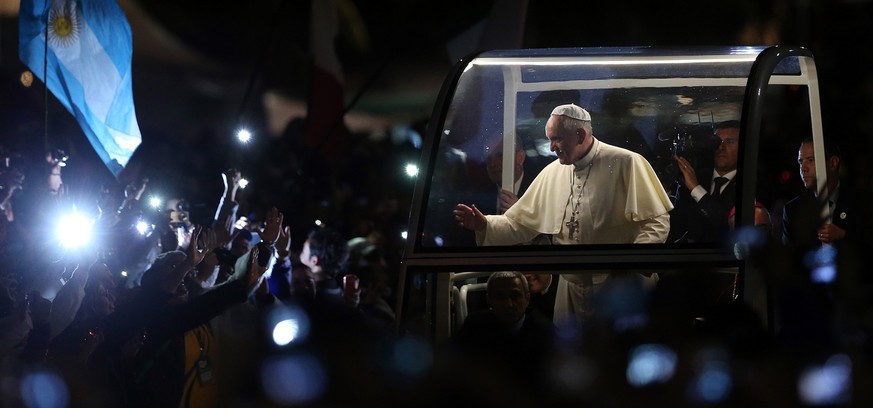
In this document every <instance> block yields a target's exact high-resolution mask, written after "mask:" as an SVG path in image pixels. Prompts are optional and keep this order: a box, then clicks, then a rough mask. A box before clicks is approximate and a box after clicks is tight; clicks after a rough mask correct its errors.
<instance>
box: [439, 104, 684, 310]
mask: <svg viewBox="0 0 873 408" xmlns="http://www.w3.org/2000/svg"><path fill="white" fill-rule="evenodd" d="M546 137H548V138H549V141H550V142H551V147H550V148H551V151H553V152H555V154H556V155H557V156H558V160H556V161H554V162H552V163H550V164H549V165H548V166H546V167H545V168H544V169H543V170H542V172H540V174H539V175H538V176H537V177H536V179H534V180H533V182H532V183H531V185H530V187H528V190H527V192H526V193H525V194H524V195H523V196H522V197H521V198H519V200H518V202H516V203H515V205H513V206H512V207H511V208H510V209H509V210H507V211H506V213H504V214H503V215H487V216H486V215H484V214H482V212H481V211H479V209H478V208H476V207H475V206H472V207H470V206H467V205H464V204H458V205H457V206H456V207H455V210H454V216H455V219H456V220H457V221H458V225H460V226H461V227H464V228H467V229H470V230H473V231H475V232H476V243H477V244H478V245H515V244H520V243H524V242H528V241H530V240H531V239H533V238H534V237H536V236H538V235H540V234H547V235H550V236H551V241H552V243H553V244H564V245H571V244H629V243H663V242H664V241H665V240H666V239H667V234H668V232H669V230H670V215H669V214H668V212H669V211H670V210H672V209H673V204H672V203H671V202H670V199H669V197H668V196H667V193H666V192H665V191H664V188H663V186H662V185H661V182H660V180H659V179H658V177H657V175H656V174H655V172H654V170H653V169H652V166H651V165H650V164H649V162H648V161H646V159H645V158H643V156H641V155H639V154H637V153H634V152H632V151H629V150H626V149H622V148H619V147H615V146H611V145H608V144H606V143H603V142H601V141H599V140H597V139H596V138H594V133H593V130H592V126H591V115H590V114H589V113H588V112H587V111H586V110H585V109H582V108H580V107H579V106H576V105H573V104H569V105H561V106H558V107H556V108H555V109H554V110H553V111H552V114H551V116H550V117H549V120H548V122H547V123H546ZM608 276H609V274H608V271H602V272H601V273H596V272H592V273H586V274H563V275H561V276H560V279H559V281H558V288H557V292H556V299H555V317H554V320H555V322H556V323H560V322H563V321H564V320H565V319H567V318H568V317H572V316H579V317H583V318H584V317H585V316H587V315H588V314H589V313H590V312H591V310H590V306H589V305H588V298H589V296H590V295H591V294H592V293H593V290H594V289H595V288H596V287H597V286H598V285H600V284H602V283H603V282H604V281H605V280H606V279H607V277H608Z"/></svg>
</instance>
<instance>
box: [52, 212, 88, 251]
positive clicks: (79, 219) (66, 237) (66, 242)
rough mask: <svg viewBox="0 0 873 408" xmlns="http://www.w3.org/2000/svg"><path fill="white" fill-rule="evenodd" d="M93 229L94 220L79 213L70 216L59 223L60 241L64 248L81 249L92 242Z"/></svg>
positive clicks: (58, 233)
mask: <svg viewBox="0 0 873 408" xmlns="http://www.w3.org/2000/svg"><path fill="white" fill-rule="evenodd" d="M93 227H94V220H92V219H89V218H88V217H86V216H84V215H82V214H79V213H72V214H68V215H66V216H64V217H62V218H61V220H60V221H59V222H58V226H57V230H56V232H57V237H58V241H60V243H61V245H62V246H63V247H64V248H68V249H76V248H81V247H83V246H85V245H87V244H88V243H89V242H90V241H91V231H92V229H93Z"/></svg>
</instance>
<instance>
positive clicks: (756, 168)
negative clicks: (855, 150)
mask: <svg viewBox="0 0 873 408" xmlns="http://www.w3.org/2000/svg"><path fill="white" fill-rule="evenodd" d="M765 50H768V48H766V47H724V48H699V49H695V48H691V49H689V48H683V49H676V48H650V47H637V48H578V49H540V50H501V51H490V52H485V53H482V54H479V55H476V56H475V57H472V58H469V59H467V60H464V61H461V63H460V64H458V66H457V67H456V70H455V72H454V73H453V74H452V75H450V77H449V78H448V79H447V80H446V83H445V85H444V88H443V90H442V92H441V95H440V99H439V101H438V102H437V105H436V106H435V109H434V112H433V116H432V119H431V122H430V124H429V127H428V134H427V135H426V143H425V145H424V150H423V160H422V164H423V168H424V171H423V172H422V173H421V174H420V176H419V181H418V184H417V186H416V193H415V197H414V200H413V208H412V213H411V218H410V233H409V244H408V246H407V249H406V253H405V255H404V264H403V269H402V271H401V277H400V280H401V282H400V285H401V286H400V288H401V294H400V297H399V299H400V300H399V302H401V303H402V304H400V305H398V310H400V311H401V314H404V313H405V314H406V317H401V319H402V321H403V324H404V325H406V326H407V327H418V326H419V325H420V324H423V325H424V326H422V327H426V328H427V330H430V332H431V333H432V334H433V333H436V334H435V337H436V338H445V337H446V336H447V335H448V334H450V333H451V331H452V327H453V325H457V324H458V318H457V314H458V313H459V310H461V309H459V307H461V304H462V302H461V301H460V300H459V298H458V295H459V293H460V289H461V287H462V286H463V283H459V282H466V281H467V278H464V279H461V280H456V279H455V277H456V276H461V277H465V276H467V275H463V274H466V273H474V274H475V273H485V272H490V271H495V270H510V269H511V270H532V271H538V272H546V273H557V274H585V273H590V272H591V271H592V270H602V269H610V270H620V269H628V270H634V271H637V272H641V273H643V274H665V273H667V272H668V271H687V270H690V269H694V270H698V271H701V270H702V271H709V272H713V271H715V272H713V273H725V271H728V272H727V273H728V274H727V275H724V276H728V278H726V279H727V281H728V283H729V284H730V285H728V286H730V289H729V291H730V292H731V294H732V295H731V296H736V297H737V298H739V299H742V298H743V295H744V293H743V292H744V291H748V292H749V293H751V294H756V293H759V292H761V288H760V287H758V288H755V287H752V286H750V284H751V285H753V284H752V283H751V282H753V281H754V279H756V278H755V277H754V276H749V273H750V271H751V270H752V266H750V265H749V264H748V262H747V261H744V255H743V254H744V252H743V251H744V248H746V247H745V246H744V245H747V244H748V243H742V242H738V239H737V234H736V233H732V234H730V235H720V236H717V237H715V236H710V237H704V238H702V239H692V240H689V239H688V238H687V234H685V233H684V231H683V230H680V228H688V226H683V225H681V223H680V222H678V218H676V220H677V222H676V223H674V225H672V226H671V227H672V228H673V230H671V233H670V236H669V237H668V239H667V240H666V241H665V242H664V243H663V244H636V245H635V244H630V243H621V242H616V243H614V244H599V245H522V246H511V247H499V246H498V247H494V246H477V245H476V241H475V236H474V233H473V232H472V231H469V230H466V229H463V228H460V227H459V226H458V224H457V222H456V220H455V219H454V218H453V213H452V210H453V209H454V208H455V206H456V205H457V204H459V203H463V204H466V205H472V204H475V205H476V207H477V208H479V209H481V210H482V211H483V213H486V214H499V213H500V210H499V206H498V196H497V192H498V190H499V189H500V188H501V187H503V188H507V189H508V190H512V191H513V192H514V193H516V194H517V195H518V196H523V194H524V189H525V187H526V186H527V185H529V184H530V183H536V181H534V180H535V178H536V175H537V174H539V172H540V171H542V169H543V168H544V167H546V166H548V165H549V164H550V163H552V162H553V161H555V158H556V154H555V153H554V152H553V151H552V146H551V143H550V141H549V139H548V138H547V137H546V135H545V125H546V121H547V120H548V118H549V116H550V113H551V111H552V109H553V108H554V107H556V106H558V105H562V104H568V103H573V104H575V105H578V106H581V107H583V108H584V109H586V110H587V111H588V112H589V113H590V115H591V125H592V129H593V135H594V137H595V138H596V139H597V140H599V141H600V142H602V143H606V144H609V145H612V146H617V147H620V148H624V149H627V150H630V151H632V152H635V153H637V154H639V155H640V156H642V158H644V159H645V161H647V162H648V163H649V165H650V166H651V168H652V170H653V171H654V173H655V174H656V176H657V180H658V182H660V184H661V187H663V189H664V191H665V192H666V193H667V195H668V196H669V197H670V200H671V201H673V202H674V204H676V205H678V204H679V203H678V202H676V200H678V194H679V191H680V190H681V188H682V186H683V177H682V174H681V172H680V171H679V168H678V165H677V160H676V157H677V156H679V157H682V158H684V159H686V160H687V161H688V162H689V163H690V164H691V165H692V166H694V168H695V169H697V172H698V173H697V174H698V175H699V177H700V178H701V179H703V178H708V177H709V176H710V174H712V173H713V168H714V165H715V163H714V161H715V160H717V159H716V158H717V157H718V154H717V150H718V149H719V147H720V146H721V145H722V144H723V143H728V142H723V140H722V139H721V138H720V136H718V135H717V130H718V129H719V128H722V127H733V128H737V129H739V131H738V132H739V137H738V138H737V139H738V140H735V141H734V142H733V143H735V144H737V145H738V146H736V148H737V152H738V153H737V155H738V159H737V160H738V173H737V174H738V175H737V176H736V179H737V181H736V184H737V185H736V190H735V193H734V194H733V195H732V199H733V200H734V201H733V202H734V208H735V212H734V214H735V217H736V219H735V220H733V221H732V222H733V224H732V225H735V228H736V231H741V230H742V228H743V227H746V226H749V227H750V226H752V224H753V214H752V213H753V211H752V210H753V208H752V205H753V203H754V202H755V201H756V200H758V199H761V198H762V197H764V196H766V195H767V194H769V193H770V190H772V189H771V188H770V187H771V186H769V185H768V183H769V179H768V178H767V177H762V175H761V174H762V173H761V172H760V170H761V169H762V168H765V167H766V163H764V164H761V161H760V160H759V155H761V156H762V157H763V155H769V154H770V152H769V150H770V149H774V147H773V146H772V145H771V144H769V143H768V142H767V139H766V137H760V132H761V128H762V127H763V129H764V132H765V133H767V132H773V129H774V128H776V129H779V128H780V127H781V129H779V130H776V132H795V134H799V133H805V134H808V135H810V136H815V137H816V138H820V137H821V124H820V114H819V111H820V109H819V106H818V103H819V102H818V89H817V82H816V81H817V80H816V77H815V69H814V64H813V62H812V58H811V56H809V55H807V54H805V53H804V52H800V53H795V54H791V55H788V56H785V55H777V56H776V57H774V58H770V61H773V65H772V66H769V65H767V64H761V62H760V61H759V59H760V58H759V57H760V56H761V55H762V53H764V51H765ZM771 50H772V49H771ZM777 54H778V53H777ZM771 57H772V53H771ZM756 64H758V65H756ZM755 67H757V69H758V70H761V69H763V70H764V71H765V72H764V73H763V74H761V73H759V74H758V75H762V77H763V78H764V79H763V81H764V82H763V85H765V87H766V89H765V90H764V91H763V93H764V95H755V92H756V90H757V88H754V85H755V83H754V78H755V75H756V74H755V70H756V68H755ZM762 67H763V68H762ZM750 94H751V96H750ZM750 98H751V99H750ZM756 98H757V99H756ZM750 100H751V102H750ZM763 100H767V101H768V105H767V106H766V107H765V106H763V102H762V101H763ZM773 101H775V102H773ZM773 106H776V108H773ZM785 106H788V108H786V107H785ZM762 117H763V118H764V120H763V122H764V123H763V124H762V123H761V122H762ZM786 118H789V119H786ZM779 122H782V123H779ZM765 136H766V135H765ZM780 154H781V153H780ZM517 170H519V171H517ZM519 173H520V174H522V176H521V177H519ZM823 173H824V172H823V171H822V172H820V173H819V174H823ZM820 182H823V181H820ZM768 189H770V190H768ZM739 241H742V239H739ZM537 243H540V242H531V244H537ZM689 265H693V266H689ZM459 273H460V274H461V275H457V274H459ZM676 273H678V272H676ZM470 276H472V275H470ZM719 276H721V275H719ZM734 282H738V284H736V285H734ZM468 283H471V284H472V283H475V282H472V281H471V282H468ZM725 287H727V286H725ZM726 290H727V289H726ZM755 296H757V295H755ZM762 302H763V303H766V302H765V301H762ZM761 308H762V309H763V308H766V306H761ZM461 313H463V310H461ZM761 313H762V314H766V310H762V312H761Z"/></svg>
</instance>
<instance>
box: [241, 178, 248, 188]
mask: <svg viewBox="0 0 873 408" xmlns="http://www.w3.org/2000/svg"><path fill="white" fill-rule="evenodd" d="M248 185H249V181H248V180H246V179H244V178H241V179H239V188H246V186H248Z"/></svg>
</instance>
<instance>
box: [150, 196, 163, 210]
mask: <svg viewBox="0 0 873 408" xmlns="http://www.w3.org/2000/svg"><path fill="white" fill-rule="evenodd" d="M149 205H150V206H152V208H158V207H160V206H161V199H160V198H158V197H152V198H150V199H149Z"/></svg>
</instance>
